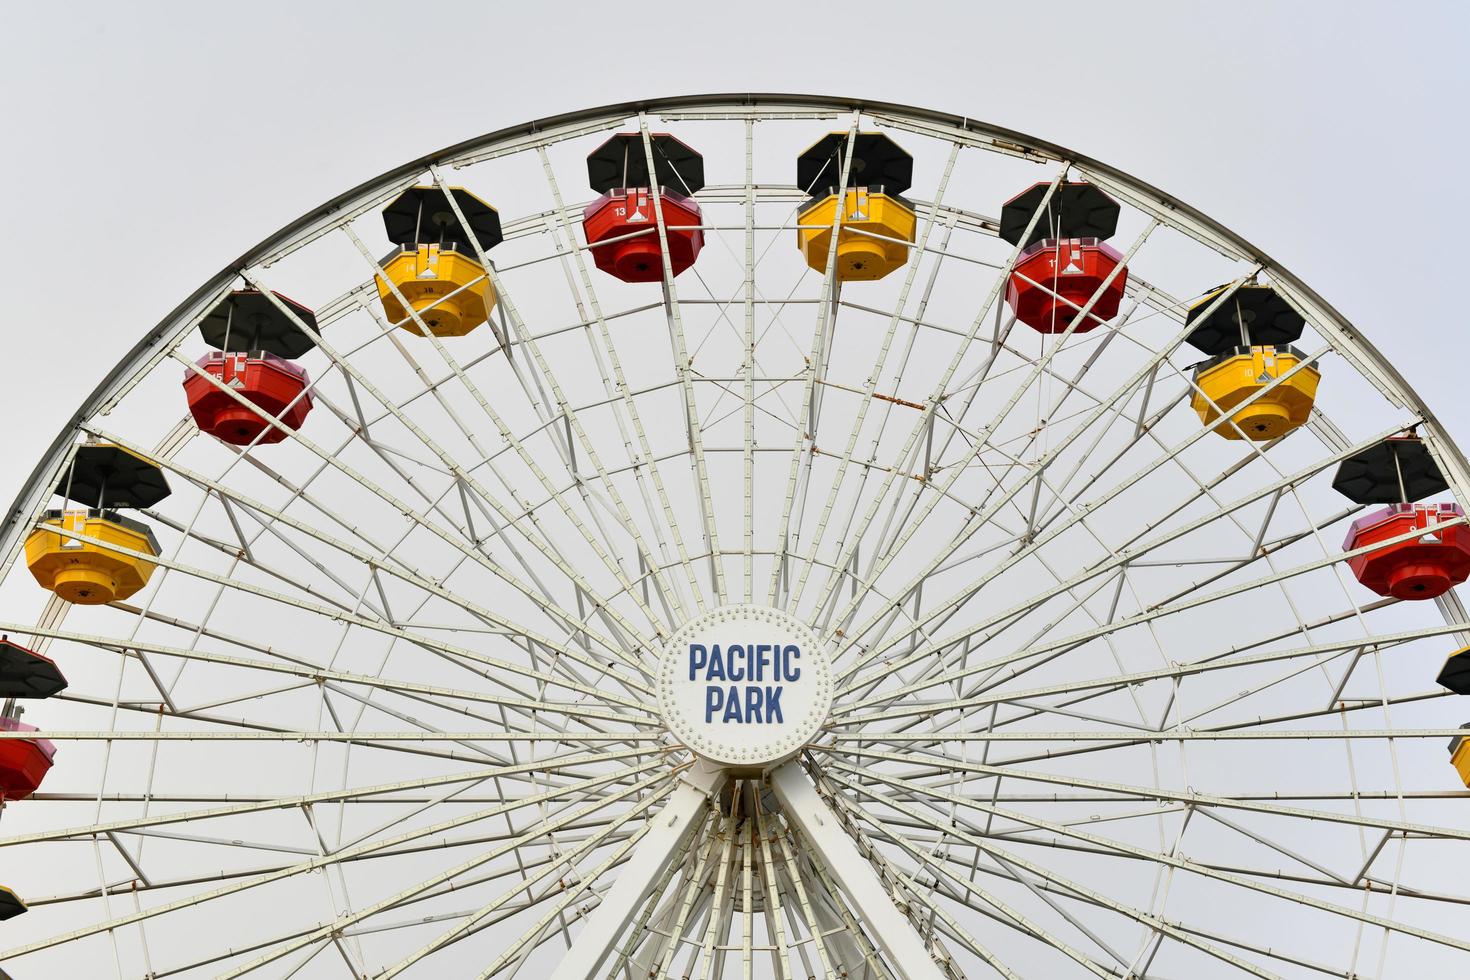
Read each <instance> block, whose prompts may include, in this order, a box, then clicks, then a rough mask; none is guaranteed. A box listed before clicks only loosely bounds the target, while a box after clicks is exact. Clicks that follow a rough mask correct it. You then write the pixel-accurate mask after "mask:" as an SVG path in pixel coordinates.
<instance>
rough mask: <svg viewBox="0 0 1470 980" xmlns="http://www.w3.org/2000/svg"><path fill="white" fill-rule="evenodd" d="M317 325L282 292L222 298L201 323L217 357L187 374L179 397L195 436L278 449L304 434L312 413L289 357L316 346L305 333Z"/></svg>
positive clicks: (302, 376)
mask: <svg viewBox="0 0 1470 980" xmlns="http://www.w3.org/2000/svg"><path fill="white" fill-rule="evenodd" d="M303 326H304V327H305V328H307V329H306V330H303V329H302V327H303ZM316 326H317V324H316V317H315V315H314V314H313V313H312V311H311V310H309V309H307V308H306V307H304V306H302V305H301V304H300V303H297V302H295V301H294V300H291V299H289V298H287V297H285V296H282V295H281V294H279V293H276V294H274V295H273V296H266V295H265V294H264V293H261V292H258V291H256V290H240V291H237V292H234V293H231V294H230V295H229V296H227V297H226V298H225V299H224V300H223V301H222V302H221V303H220V304H219V306H218V307H216V308H215V309H214V310H213V311H212V312H211V313H210V314H209V315H208V316H206V317H205V318H204V319H203V320H202V321H201V322H200V324H199V332H200V334H201V335H202V336H203V337H204V340H205V342H206V343H208V344H209V345H210V346H211V347H215V348H217V350H215V351H214V352H213V353H210V354H206V355H205V356H204V357H202V358H200V359H199V360H198V361H197V362H196V363H195V366H194V367H193V368H186V369H185V371H184V396H185V397H186V398H187V399H188V401H189V413H190V414H191V415H192V416H193V417H194V423H195V424H196V425H198V426H199V429H200V431H203V432H207V433H209V434H210V435H212V436H214V437H215V438H216V439H218V440H220V441H221V442H226V443H229V444H231V445H235V446H245V445H250V444H252V443H255V444H260V445H267V444H271V443H277V442H280V441H281V440H283V439H285V438H286V436H287V435H288V434H289V433H290V432H292V431H295V430H296V429H299V428H301V426H302V424H303V423H304V422H305V421H306V416H307V414H308V413H309V412H310V411H311V405H312V401H311V392H310V390H309V389H310V386H311V379H310V377H308V376H307V373H306V369H305V368H303V367H301V366H300V365H299V364H297V363H296V362H295V361H294V360H292V358H297V357H301V356H303V355H304V354H306V353H307V352H308V351H310V350H312V349H313V348H314V347H316V341H315V340H314V339H313V338H312V337H311V335H310V333H308V331H311V332H315V330H316ZM252 406H254V407H252ZM272 419H274V420H275V421H276V422H277V423H279V424H272V421H271V420H272Z"/></svg>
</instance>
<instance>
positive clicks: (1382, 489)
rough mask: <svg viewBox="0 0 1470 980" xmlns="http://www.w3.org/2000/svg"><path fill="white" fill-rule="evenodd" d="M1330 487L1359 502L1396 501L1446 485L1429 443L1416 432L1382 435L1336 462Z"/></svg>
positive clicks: (1440, 490)
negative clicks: (1381, 437) (1373, 444)
mask: <svg viewBox="0 0 1470 980" xmlns="http://www.w3.org/2000/svg"><path fill="white" fill-rule="evenodd" d="M1400 476H1402V479H1403V486H1402V488H1401V487H1400V485H1399V480H1400ZM1332 488H1333V489H1334V490H1336V491H1337V492H1338V493H1340V494H1342V495H1343V496H1344V497H1346V498H1348V499H1349V500H1352V501H1355V502H1356V503H1360V504H1400V503H1410V502H1411V501H1415V500H1423V499H1424V498H1425V497H1431V496H1433V495H1435V494H1439V493H1444V492H1445V491H1446V490H1448V489H1449V488H1450V487H1449V484H1448V483H1447V482H1446V481H1445V478H1444V474H1442V473H1440V471H1439V464H1437V463H1435V461H1434V457H1433V456H1431V455H1430V454H1429V447H1428V446H1426V445H1424V443H1423V442H1422V441H1421V440H1420V439H1419V437H1418V436H1413V435H1408V436H1393V437H1391V438H1388V439H1385V440H1383V441H1382V442H1380V443H1378V444H1377V445H1375V446H1369V447H1368V448H1367V449H1364V450H1362V451H1361V452H1358V453H1355V454H1354V455H1352V456H1349V457H1348V458H1347V459H1345V460H1343V461H1342V462H1341V463H1339V464H1337V475H1336V476H1334V477H1333V478H1332Z"/></svg>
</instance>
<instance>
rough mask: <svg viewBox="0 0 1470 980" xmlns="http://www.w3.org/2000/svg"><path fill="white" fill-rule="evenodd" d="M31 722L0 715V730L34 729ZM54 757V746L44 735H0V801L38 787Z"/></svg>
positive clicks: (12, 799)
mask: <svg viewBox="0 0 1470 980" xmlns="http://www.w3.org/2000/svg"><path fill="white" fill-rule="evenodd" d="M36 730H37V729H36V727H35V726H34V725H27V724H26V723H25V722H22V721H19V720H17V719H15V718H10V717H0V732H21V733H23V732H34V731H36ZM55 758H56V747H55V746H54V745H52V744H51V743H50V742H49V741H48V740H46V739H44V738H39V737H38V738H4V739H0V802H12V801H15V800H23V799H25V798H26V797H28V796H30V795H31V794H32V793H34V792H35V791H36V790H37V789H39V788H40V786H41V782H42V781H43V780H44V779H45V778H46V773H48V772H50V771H51V764H52V762H53V761H54V760H55Z"/></svg>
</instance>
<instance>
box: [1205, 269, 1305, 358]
mask: <svg viewBox="0 0 1470 980" xmlns="http://www.w3.org/2000/svg"><path fill="white" fill-rule="evenodd" d="M1228 288H1229V287H1228V286H1221V287H1219V288H1218V289H1214V290H1211V291H1210V294H1209V295H1208V296H1206V297H1205V298H1204V299H1202V300H1200V301H1199V302H1198V303H1196V304H1194V305H1193V306H1191V307H1190V308H1189V316H1188V317H1186V318H1185V321H1184V322H1185V324H1186V325H1187V326H1191V327H1194V330H1193V332H1191V333H1190V335H1189V336H1188V337H1186V338H1184V339H1185V340H1186V341H1188V342H1189V343H1190V344H1193V345H1194V346H1195V347H1197V348H1199V349H1200V350H1202V351H1204V352H1205V353H1206V354H1219V353H1221V352H1222V351H1225V350H1228V349H1230V348H1232V347H1239V346H1241V345H1242V344H1247V345H1250V346H1257V347H1260V346H1267V345H1269V346H1272V347H1281V346H1284V345H1286V344H1290V343H1292V342H1294V341H1297V340H1300V339H1301V336H1302V330H1303V329H1304V328H1305V327H1306V323H1307V321H1306V320H1304V319H1302V315H1301V314H1300V313H1298V312H1297V311H1296V310H1295V309H1293V308H1292V306H1291V304H1290V303H1288V302H1287V301H1286V300H1285V299H1283V298H1282V297H1281V295H1280V294H1279V293H1277V292H1276V290H1275V289H1272V288H1271V287H1270V286H1265V285H1260V284H1257V283H1246V284H1244V285H1242V286H1241V287H1240V288H1239V289H1237V290H1236V291H1235V292H1234V293H1232V294H1231V296H1230V298H1229V299H1227V300H1226V301H1225V302H1224V303H1221V304H1220V305H1219V306H1218V307H1217V308H1216V309H1215V311H1214V312H1213V313H1211V314H1210V315H1209V316H1205V315H1204V314H1205V311H1206V310H1208V309H1209V308H1210V306H1211V305H1212V304H1213V303H1214V302H1215V300H1216V299H1218V298H1219V296H1220V294H1221V293H1222V292H1224V291H1225V290H1226V289H1228ZM1242 322H1243V323H1244V324H1245V328H1246V329H1245V333H1242V332H1241V324H1242Z"/></svg>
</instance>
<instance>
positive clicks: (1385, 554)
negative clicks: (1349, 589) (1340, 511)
mask: <svg viewBox="0 0 1470 980" xmlns="http://www.w3.org/2000/svg"><path fill="white" fill-rule="evenodd" d="M1462 516H1464V512H1463V511H1462V510H1460V507H1459V505H1458V504H1391V505H1389V506H1388V507H1386V508H1384V509H1383V510H1380V511H1375V512H1374V513H1372V514H1369V515H1368V516H1367V517H1362V518H1359V519H1358V520H1356V521H1354V522H1353V524H1352V527H1351V528H1350V529H1349V530H1348V536H1347V540H1346V541H1344V542H1343V548H1344V550H1347V551H1352V550H1354V549H1356V548H1365V547H1368V546H1370V545H1374V544H1377V543H1378V542H1380V541H1387V540H1390V539H1391V538H1396V537H1398V536H1399V535H1402V534H1408V533H1410V532H1412V531H1414V530H1416V529H1418V530H1423V531H1424V533H1423V534H1420V535H1418V536H1416V537H1411V538H1406V539H1405V540H1403V541H1400V542H1399V543H1398V544H1391V545H1388V546H1387V547H1384V548H1380V549H1378V550H1376V551H1370V552H1368V553H1366V554H1362V555H1358V556H1356V557H1354V558H1349V559H1348V567H1349V568H1351V569H1352V570H1353V574H1354V575H1356V576H1357V577H1358V581H1359V582H1362V583H1363V584H1364V585H1366V586H1367V587H1368V588H1370V589H1372V590H1373V591H1374V592H1377V593H1378V594H1379V595H1382V596H1394V597H1396V598H1399V599H1433V598H1434V597H1435V596H1437V595H1442V594H1443V593H1445V592H1447V591H1449V589H1450V588H1451V587H1452V586H1456V585H1459V584H1460V583H1461V582H1463V581H1465V579H1466V578H1470V529H1467V528H1466V526H1465V525H1464V524H1456V525H1453V526H1451V527H1444V528H1437V529H1435V530H1427V529H1428V528H1429V527H1430V525H1433V524H1439V523H1441V522H1443V521H1448V520H1452V519H1453V518H1456V517H1462Z"/></svg>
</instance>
